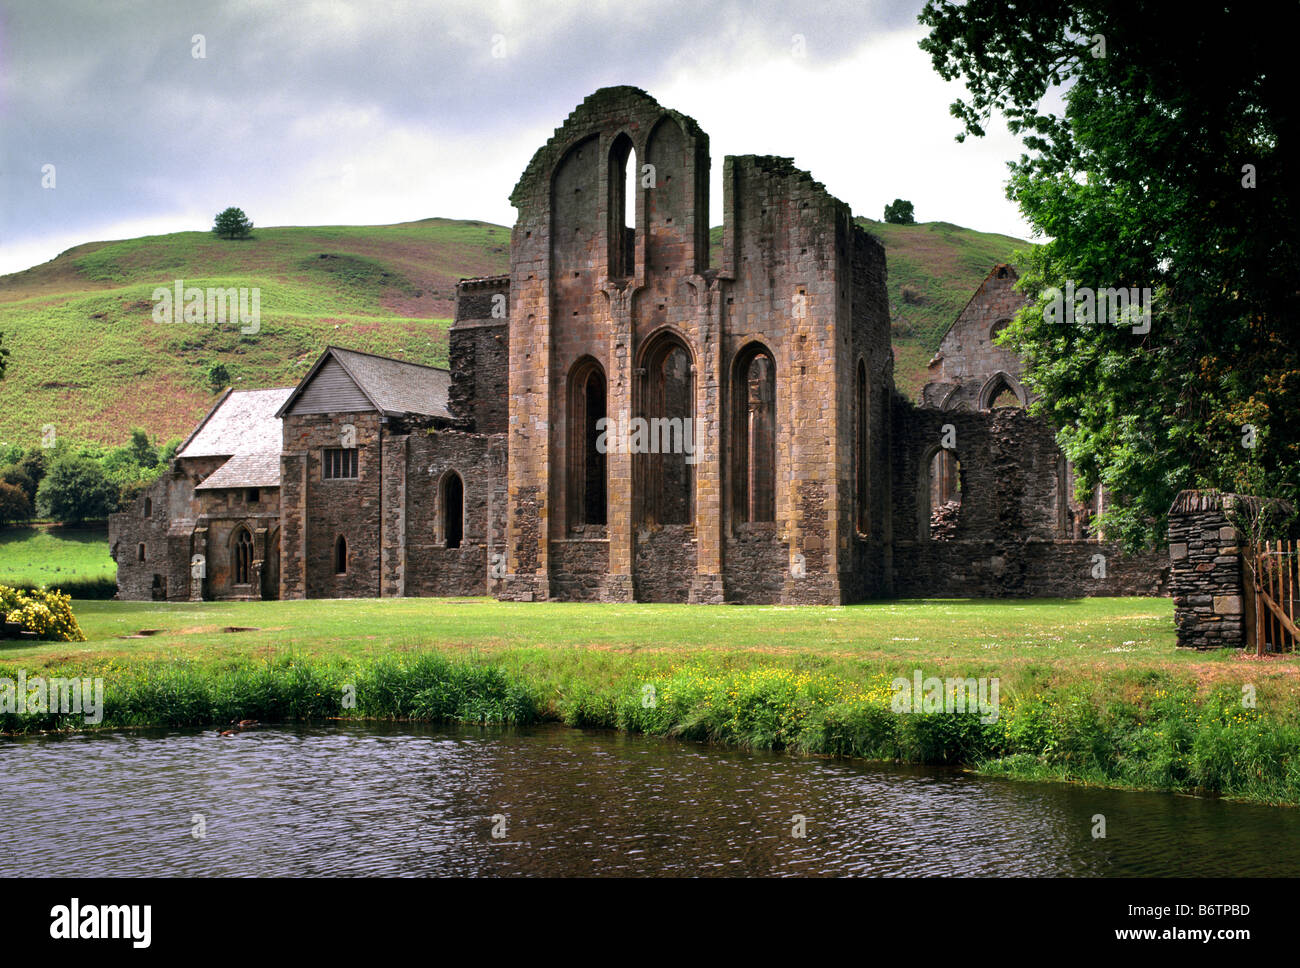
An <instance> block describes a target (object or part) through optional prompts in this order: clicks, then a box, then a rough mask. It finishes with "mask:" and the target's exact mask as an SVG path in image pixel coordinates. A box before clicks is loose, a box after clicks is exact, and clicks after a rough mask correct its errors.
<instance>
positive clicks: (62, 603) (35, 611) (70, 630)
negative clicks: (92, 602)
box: [0, 585, 86, 642]
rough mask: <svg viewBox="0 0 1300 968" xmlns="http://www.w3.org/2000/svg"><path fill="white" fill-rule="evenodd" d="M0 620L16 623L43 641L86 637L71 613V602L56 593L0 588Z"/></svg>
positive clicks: (73, 640)
mask: <svg viewBox="0 0 1300 968" xmlns="http://www.w3.org/2000/svg"><path fill="white" fill-rule="evenodd" d="M0 619H3V620H4V621H6V622H16V623H17V624H19V625H21V626H22V627H23V629H24V630H26V631H28V632H35V633H36V637H37V638H39V639H43V640H45V641H47V642H84V641H86V635H85V633H84V632H82V631H81V626H79V625H78V624H77V619H76V617H75V616H74V615H73V614H72V599H71V597H70V596H68V595H65V594H62V593H61V592H57V591H47V590H46V589H43V588H41V589H35V590H29V591H23V590H21V589H17V588H10V587H8V586H7V585H0Z"/></svg>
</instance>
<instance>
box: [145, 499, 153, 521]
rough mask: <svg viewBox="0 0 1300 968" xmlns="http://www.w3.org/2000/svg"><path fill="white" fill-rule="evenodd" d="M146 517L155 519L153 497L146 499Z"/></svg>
mask: <svg viewBox="0 0 1300 968" xmlns="http://www.w3.org/2000/svg"><path fill="white" fill-rule="evenodd" d="M144 516H145V517H146V518H151V517H153V498H151V497H147V498H145V499H144Z"/></svg>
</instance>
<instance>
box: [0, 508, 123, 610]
mask: <svg viewBox="0 0 1300 968" xmlns="http://www.w3.org/2000/svg"><path fill="white" fill-rule="evenodd" d="M116 577H117V563H116V562H115V561H113V559H112V558H111V557H109V554H108V530H107V528H106V527H105V526H104V525H102V524H101V525H98V526H94V527H84V528H69V527H57V526H48V525H30V526H27V527H12V528H0V585H15V586H33V587H35V586H40V585H46V586H49V587H50V588H58V587H60V586H63V587H66V588H68V589H69V590H70V591H71V594H74V595H75V594H77V592H76V591H75V590H74V589H75V588H76V587H77V586H78V585H80V584H82V583H85V582H101V581H108V582H112V581H114V580H115V579H116ZM110 594H111V593H110Z"/></svg>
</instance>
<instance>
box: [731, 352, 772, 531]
mask: <svg viewBox="0 0 1300 968" xmlns="http://www.w3.org/2000/svg"><path fill="white" fill-rule="evenodd" d="M733 379H734V387H735V391H734V395H733V398H732V413H733V415H734V422H733V428H732V441H733V444H732V454H733V483H734V487H733V490H732V497H733V505H734V510H735V516H736V520H737V521H740V522H749V521H755V522H757V521H775V520H776V363H775V362H774V361H773V359H772V354H771V353H770V352H769V351H768V350H767V348H766V347H763V346H759V345H755V346H752V347H749V348H747V349H745V350H744V351H743V352H742V353H741V354H740V356H739V357H738V358H737V360H736V369H735V375H734V378H733Z"/></svg>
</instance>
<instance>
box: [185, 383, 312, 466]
mask: <svg viewBox="0 0 1300 968" xmlns="http://www.w3.org/2000/svg"><path fill="white" fill-rule="evenodd" d="M292 392H293V387H276V388H275V389H272V390H227V391H226V392H225V393H224V394H222V396H221V399H220V400H218V401H217V404H216V406H214V407H213V408H212V409H211V410H209V411H208V415H207V416H206V417H204V418H203V420H202V421H201V422H200V423H199V425H198V426H197V427H195V428H194V432H193V433H192V434H190V436H189V439H187V440H186V441H185V443H183V444H182V445H181V448H180V450H178V451H177V452H176V456H177V457H230V456H233V455H235V454H267V453H274V454H276V455H278V454H279V453H280V447H281V444H282V441H283V435H282V433H281V430H280V418H279V416H278V414H277V412H276V411H278V410H279V409H280V406H281V405H282V404H283V403H284V401H285V400H286V399H287V398H288V396H289V394H290V393H292ZM277 468H278V457H277ZM276 479H277V481H278V480H279V471H278V470H277V472H276Z"/></svg>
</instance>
